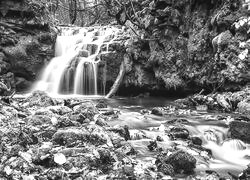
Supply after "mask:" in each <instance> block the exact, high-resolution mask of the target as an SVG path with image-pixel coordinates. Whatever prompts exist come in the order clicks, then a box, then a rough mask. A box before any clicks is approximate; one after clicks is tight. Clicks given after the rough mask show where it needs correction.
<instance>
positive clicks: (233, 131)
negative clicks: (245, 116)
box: [229, 121, 250, 143]
mask: <svg viewBox="0 0 250 180" xmlns="http://www.w3.org/2000/svg"><path fill="white" fill-rule="evenodd" d="M229 133H230V136H231V138H234V139H240V140H242V141H243V142H246V143H250V123H249V122H244V121H232V122H231V123H230V124H229Z"/></svg>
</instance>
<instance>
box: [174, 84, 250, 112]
mask: <svg viewBox="0 0 250 180" xmlns="http://www.w3.org/2000/svg"><path fill="white" fill-rule="evenodd" d="M176 102H177V103H178V104H180V105H181V106H185V107H196V108H197V109H199V108H202V107H203V108H205V109H209V110H222V111H225V112H232V111H238V112H239V113H243V114H246V115H249V113H250V88H249V87H246V88H244V89H243V90H241V91H236V92H233V93H232V92H225V93H214V94H208V95H201V94H196V95H192V96H190V97H188V98H185V99H180V100H177V101H176Z"/></svg>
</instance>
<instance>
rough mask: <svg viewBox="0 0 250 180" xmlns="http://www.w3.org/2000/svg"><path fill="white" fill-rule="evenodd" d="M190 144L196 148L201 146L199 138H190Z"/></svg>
mask: <svg viewBox="0 0 250 180" xmlns="http://www.w3.org/2000/svg"><path fill="white" fill-rule="evenodd" d="M191 142H192V143H193V144H195V145H198V146H201V145H202V139H201V138H199V137H191Z"/></svg>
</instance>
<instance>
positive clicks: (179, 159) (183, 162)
mask: <svg viewBox="0 0 250 180" xmlns="http://www.w3.org/2000/svg"><path fill="white" fill-rule="evenodd" d="M165 163H166V164H170V165H172V166H173V168H174V171H175V173H181V172H184V173H185V174H190V173H193V171H194V169H195V167H196V159H195V158H194V157H193V156H192V155H190V154H189V153H187V152H185V151H182V150H180V151H177V152H174V153H173V154H171V155H170V156H169V157H167V158H166V159H165Z"/></svg>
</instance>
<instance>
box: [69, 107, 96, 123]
mask: <svg viewBox="0 0 250 180" xmlns="http://www.w3.org/2000/svg"><path fill="white" fill-rule="evenodd" d="M96 113H97V111H96V109H95V108H94V107H87V108H86V107H82V108H78V109H76V110H74V112H73V113H72V115H71V116H70V119H72V120H74V121H77V122H79V123H81V124H83V123H88V122H89V121H94V116H95V114H96Z"/></svg>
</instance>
